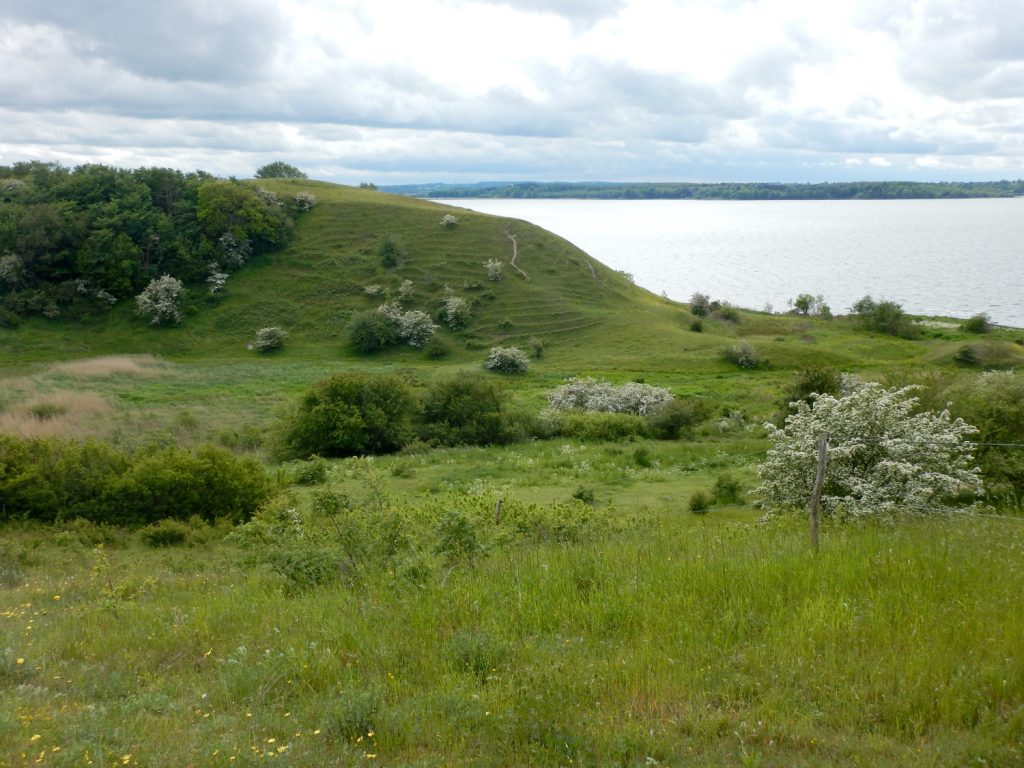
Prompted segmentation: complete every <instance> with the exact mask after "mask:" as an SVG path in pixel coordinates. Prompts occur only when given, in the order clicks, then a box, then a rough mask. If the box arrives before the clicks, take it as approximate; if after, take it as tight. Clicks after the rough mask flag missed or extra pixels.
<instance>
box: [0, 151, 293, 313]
mask: <svg viewBox="0 0 1024 768" xmlns="http://www.w3.org/2000/svg"><path fill="white" fill-rule="evenodd" d="M296 210H298V207H297V205H296V202H295V201H287V202H286V201H282V200H279V199H278V198H277V197H276V196H275V195H273V194H272V193H270V192H267V191H266V190H262V189H260V188H258V187H255V186H250V185H247V184H241V183H239V182H237V181H234V180H223V179H218V178H214V177H213V176H211V175H210V174H208V173H205V172H203V171H197V172H194V173H182V172H180V171H176V170H171V169H168V168H140V169H136V170H125V169H120V168H112V167H108V166H104V165H81V166H78V167H76V168H73V169H69V168H65V167H62V166H60V165H56V164H52V163H42V162H21V163H15V164H14V165H11V166H0V309H2V311H3V313H4V315H5V317H7V318H8V319H10V318H11V317H12V316H13V315H19V316H27V315H33V314H42V315H46V316H49V317H56V316H60V315H65V316H67V315H70V316H85V315H89V314H94V313H97V312H100V311H103V310H104V309H105V308H107V307H109V306H111V305H113V304H115V303H117V302H118V301H121V300H123V299H126V298H128V297H131V296H134V295H136V294H138V293H139V291H140V290H141V289H142V288H143V287H145V286H146V285H147V284H148V283H149V282H150V281H151V280H153V279H154V278H157V277H160V276H162V275H172V276H173V277H175V278H177V279H178V280H181V281H182V282H183V283H185V284H189V283H197V282H202V281H209V280H210V279H211V276H213V275H220V276H221V278H224V277H226V275H227V274H228V273H230V272H231V271H233V270H235V269H237V268H239V267H240V266H242V264H244V263H245V262H246V261H247V260H248V259H249V258H250V257H252V256H254V255H258V254H260V253H264V252H266V251H269V250H272V249H275V248H278V247H280V246H281V245H283V244H284V243H285V242H287V240H288V239H289V237H290V235H291V232H292V228H293V219H292V215H293V213H294V212H295V211H296ZM213 282H216V278H214V280H213ZM220 285H221V286H222V285H223V279H220Z"/></svg>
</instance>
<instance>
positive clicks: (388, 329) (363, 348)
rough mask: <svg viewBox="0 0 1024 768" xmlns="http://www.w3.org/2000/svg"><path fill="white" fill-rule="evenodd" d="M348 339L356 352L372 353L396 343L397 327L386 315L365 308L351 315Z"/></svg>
mask: <svg viewBox="0 0 1024 768" xmlns="http://www.w3.org/2000/svg"><path fill="white" fill-rule="evenodd" d="M348 339H349V343H350V344H351V345H352V348H353V349H355V350H356V351H357V352H362V353H364V354H372V353H373V352H380V351H381V350H384V349H389V348H390V347H393V346H395V345H396V344H398V327H397V326H396V325H395V323H394V321H393V320H391V318H389V317H387V316H386V315H384V314H382V313H380V312H377V311H376V310H365V311H363V312H357V313H356V314H355V315H353V317H352V320H351V321H350V322H349V325H348Z"/></svg>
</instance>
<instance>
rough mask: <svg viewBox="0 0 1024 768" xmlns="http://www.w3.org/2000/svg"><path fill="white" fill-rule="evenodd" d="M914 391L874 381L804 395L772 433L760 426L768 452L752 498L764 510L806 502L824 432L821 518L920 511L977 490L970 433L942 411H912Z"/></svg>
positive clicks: (971, 431)
mask: <svg viewBox="0 0 1024 768" xmlns="http://www.w3.org/2000/svg"><path fill="white" fill-rule="evenodd" d="M914 389H915V388H914V387H903V388H893V389H885V388H883V387H882V385H880V384H878V383H875V382H868V383H864V384H862V385H860V386H859V387H857V388H856V389H854V390H853V391H851V392H850V393H849V394H845V395H841V396H839V397H833V396H831V395H826V394H817V395H812V403H807V402H804V401H799V402H797V403H795V408H796V413H794V414H792V415H790V416H788V417H787V418H786V424H785V426H784V427H783V428H781V429H779V428H776V427H775V426H773V425H771V424H766V425H765V429H767V430H768V437H769V439H770V440H771V442H772V448H771V449H769V451H768V457H767V458H766V459H765V461H764V463H762V464H761V466H760V467H758V475H759V476H760V478H761V485H760V486H759V487H758V488H757V489H756V491H755V494H756V495H757V496H758V497H760V499H761V501H762V502H763V504H764V506H765V507H766V508H767V509H768V510H769V511H775V510H784V509H787V508H789V509H793V508H801V507H804V506H806V504H807V503H808V501H809V499H810V495H811V488H812V485H813V483H814V477H815V472H816V468H817V452H818V449H817V443H818V437H819V436H820V435H821V434H822V433H826V434H828V460H827V472H826V475H825V486H824V490H823V493H822V509H823V512H824V514H826V515H828V514H845V515H851V516H864V515H878V514H900V513H907V514H912V513H925V512H927V511H930V510H932V509H935V508H937V507H940V506H944V505H947V504H948V503H949V501H948V500H949V499H950V498H951V497H952V496H954V495H955V494H957V493H958V492H960V491H963V490H971V491H974V492H980V491H981V480H980V473H979V470H978V469H977V467H975V466H974V457H973V456H972V454H971V445H970V444H969V443H966V442H964V437H965V436H967V435H970V434H973V433H975V432H977V430H976V429H975V428H974V427H972V426H970V425H969V424H967V423H966V422H964V421H963V420H962V419H955V420H954V419H952V418H951V417H950V415H949V412H948V411H942V412H941V413H934V412H930V411H926V412H923V413H916V414H915V413H914V409H915V406H916V405H917V398H916V397H913V396H912V395H911V392H913V390H914Z"/></svg>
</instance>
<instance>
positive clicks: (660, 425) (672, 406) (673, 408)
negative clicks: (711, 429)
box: [647, 397, 711, 440]
mask: <svg viewBox="0 0 1024 768" xmlns="http://www.w3.org/2000/svg"><path fill="white" fill-rule="evenodd" d="M710 416H711V406H709V405H708V404H707V403H706V402H704V401H703V400H697V399H696V398H692V397H685V398H684V397H676V398H673V399H672V400H669V401H668V402H666V403H663V404H662V405H660V406H658V407H657V408H655V409H654V410H653V411H651V413H649V414H648V415H647V425H648V427H649V428H650V431H651V435H652V436H654V437H658V438H661V439H662V440H677V439H678V438H680V437H686V436H689V435H691V434H692V433H693V430H694V428H696V427H697V426H699V425H700V424H701V423H703V422H705V421H707V420H708V418H710Z"/></svg>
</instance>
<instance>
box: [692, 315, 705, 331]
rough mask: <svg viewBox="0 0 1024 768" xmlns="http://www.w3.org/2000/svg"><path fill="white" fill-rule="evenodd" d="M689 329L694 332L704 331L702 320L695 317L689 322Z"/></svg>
mask: <svg viewBox="0 0 1024 768" xmlns="http://www.w3.org/2000/svg"><path fill="white" fill-rule="evenodd" d="M690 330H691V331H693V332H694V333H704V321H703V320H701V319H700V318H697V319H696V320H694V321H693V322H692V323H690Z"/></svg>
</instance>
